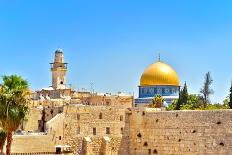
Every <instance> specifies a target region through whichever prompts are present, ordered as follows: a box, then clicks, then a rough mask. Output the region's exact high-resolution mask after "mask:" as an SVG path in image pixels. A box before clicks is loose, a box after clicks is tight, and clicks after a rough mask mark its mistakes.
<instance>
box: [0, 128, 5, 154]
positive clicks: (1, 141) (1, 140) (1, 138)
mask: <svg viewBox="0 0 232 155" xmlns="http://www.w3.org/2000/svg"><path fill="white" fill-rule="evenodd" d="M5 142H6V132H5V131H4V130H0V151H1V154H3V146H4V145H5Z"/></svg>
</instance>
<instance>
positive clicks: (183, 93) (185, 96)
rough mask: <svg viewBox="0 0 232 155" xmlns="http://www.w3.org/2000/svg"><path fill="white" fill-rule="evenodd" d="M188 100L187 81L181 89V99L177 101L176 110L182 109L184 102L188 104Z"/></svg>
mask: <svg viewBox="0 0 232 155" xmlns="http://www.w3.org/2000/svg"><path fill="white" fill-rule="evenodd" d="M187 102H188V87H187V84H186V82H185V83H184V87H183V89H180V93H179V99H178V100H177V102H176V107H175V110H180V108H181V106H182V105H183V104H187Z"/></svg>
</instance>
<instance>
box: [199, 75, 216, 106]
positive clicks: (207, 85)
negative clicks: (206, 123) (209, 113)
mask: <svg viewBox="0 0 232 155" xmlns="http://www.w3.org/2000/svg"><path fill="white" fill-rule="evenodd" d="M212 83H213V79H212V77H211V74H210V72H208V73H206V75H205V81H204V84H203V86H202V88H201V90H200V93H201V94H202V96H203V106H204V108H206V107H207V103H209V95H211V94H213V89H211V88H210V86H211V84H212Z"/></svg>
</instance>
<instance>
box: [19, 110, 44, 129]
mask: <svg viewBox="0 0 232 155" xmlns="http://www.w3.org/2000/svg"><path fill="white" fill-rule="evenodd" d="M41 117H42V110H41V109H38V108H31V109H30V112H29V114H28V115H27V116H26V120H25V121H24V123H23V126H24V127H23V129H24V130H25V131H36V132H37V131H39V123H38V122H39V120H41Z"/></svg>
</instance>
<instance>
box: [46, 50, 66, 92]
mask: <svg viewBox="0 0 232 155" xmlns="http://www.w3.org/2000/svg"><path fill="white" fill-rule="evenodd" d="M50 64H51V72H52V87H53V88H54V89H65V88H66V73H67V63H65V62H64V54H63V51H62V50H61V49H57V50H56V52H55V58H54V62H53V63H50Z"/></svg>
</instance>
